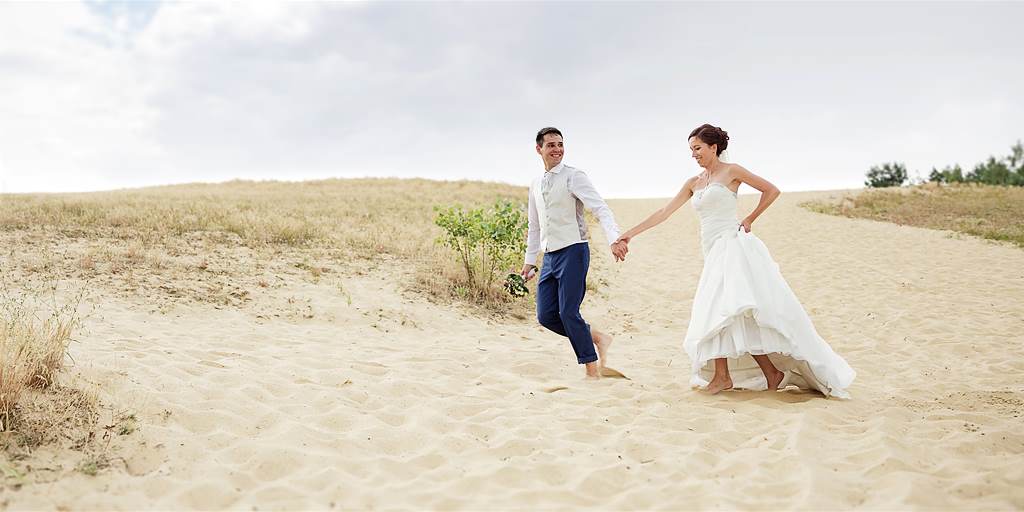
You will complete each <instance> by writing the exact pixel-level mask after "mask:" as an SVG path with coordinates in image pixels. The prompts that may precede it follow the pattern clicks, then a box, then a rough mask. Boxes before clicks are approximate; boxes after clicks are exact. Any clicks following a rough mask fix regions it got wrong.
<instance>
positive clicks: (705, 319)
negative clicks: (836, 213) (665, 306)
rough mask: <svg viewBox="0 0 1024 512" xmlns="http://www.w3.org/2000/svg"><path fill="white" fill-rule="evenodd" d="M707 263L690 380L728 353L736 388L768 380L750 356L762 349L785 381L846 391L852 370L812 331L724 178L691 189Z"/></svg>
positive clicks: (692, 329)
mask: <svg viewBox="0 0 1024 512" xmlns="http://www.w3.org/2000/svg"><path fill="white" fill-rule="evenodd" d="M693 207H694V210H696V212H697V216H698V217H699V218H700V234H701V246H702V248H703V249H704V270H703V271H702V272H701V274H700V282H699V283H698V284H697V293H696V294H695V295H694V298H693V309H692V311H691V313H690V326H689V328H687V331H686V341H685V343H684V348H685V349H686V353H687V355H689V356H690V361H691V363H692V366H693V368H692V369H693V378H692V379H691V381H690V383H691V384H692V385H694V386H699V387H704V386H707V384H708V382H709V381H710V380H711V378H712V376H714V374H715V365H714V361H713V360H714V359H717V358H721V357H725V358H728V360H729V373H730V375H731V377H732V381H733V387H734V388H744V389H754V390H763V389H767V388H768V383H767V381H766V380H765V378H764V374H763V373H762V372H761V369H760V367H758V366H757V362H756V361H754V358H752V357H750V356H751V355H752V354H753V355H761V354H767V355H768V357H769V358H770V359H771V361H772V363H773V364H775V366H776V367H777V368H778V369H779V370H781V371H785V372H788V374H787V377H786V381H785V383H786V384H787V385H795V386H798V387H800V388H804V389H816V390H818V391H820V392H822V393H824V394H825V396H833V397H839V398H849V397H850V395H849V393H848V392H847V391H846V388H847V387H849V386H850V383H852V382H853V379H854V377H855V376H856V372H855V371H854V370H853V368H851V367H850V365H849V364H847V363H846V361H845V360H844V359H843V358H842V357H840V356H839V355H838V354H836V353H835V352H834V351H833V350H832V348H831V347H830V346H829V345H828V343H826V342H825V340H823V339H822V338H821V336H819V335H818V332H817V331H815V330H814V325H813V324H812V323H811V319H810V317H808V316H807V313H806V312H805V311H804V308H803V306H801V305H800V301H799V300H797V298H796V295H795V294H794V293H793V291H792V290H791V289H790V288H789V285H788V284H787V283H786V280H785V279H783V277H782V274H781V273H780V272H779V266H778V264H777V263H775V260H773V259H772V257H771V255H770V254H769V253H768V248H767V247H765V245H764V243H762V242H761V240H759V239H758V238H757V237H756V236H754V235H753V234H750V233H747V232H745V231H743V230H741V229H739V221H738V220H737V218H736V194H735V193H734V192H733V191H732V190H729V189H728V188H727V187H726V186H725V185H723V184H721V183H711V184H710V185H708V187H707V188H705V189H703V190H700V191H695V192H694V195H693Z"/></svg>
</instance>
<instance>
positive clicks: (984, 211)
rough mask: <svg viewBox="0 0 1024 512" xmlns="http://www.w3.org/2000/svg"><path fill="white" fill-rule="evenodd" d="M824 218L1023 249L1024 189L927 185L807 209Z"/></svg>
mask: <svg viewBox="0 0 1024 512" xmlns="http://www.w3.org/2000/svg"><path fill="white" fill-rule="evenodd" d="M801 206H804V207H805V208H808V209H810V210H812V211H816V212H819V213H828V214H831V215H842V216H846V217H857V218H865V219H872V220H882V221H887V222H893V223H896V224H903V225H909V226H918V227H925V228H931V229H946V230H951V231H957V232H960V233H966V234H969V235H974V236H979V237H983V238H988V239H990V240H999V241H1004V242H1010V243H1013V244H1016V245H1017V246H1018V247H1024V187H1000V186H992V185H936V184H925V185H920V186H917V187H909V188H899V189H877V190H866V191H864V192H859V193H856V194H853V195H850V196H846V197H843V198H841V199H840V200H839V201H838V202H836V201H815V202H809V203H804V204H803V205H801Z"/></svg>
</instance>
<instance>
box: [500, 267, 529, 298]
mask: <svg viewBox="0 0 1024 512" xmlns="http://www.w3.org/2000/svg"><path fill="white" fill-rule="evenodd" d="M505 291H507V292H508V294H509V295H511V296H513V297H516V298H519V297H525V296H526V294H527V293H530V290H529V288H527V287H526V279H523V276H522V275H520V274H519V273H518V272H509V274H508V277H506V278H505Z"/></svg>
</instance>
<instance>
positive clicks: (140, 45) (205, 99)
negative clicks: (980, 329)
mask: <svg viewBox="0 0 1024 512" xmlns="http://www.w3.org/2000/svg"><path fill="white" fill-rule="evenodd" d="M1021 20H1024V2H1011V3H995V2H965V3H951V2H937V3H931V2H910V3H889V2H877V3H864V4H861V3H852V2H851V3H833V2H829V3H809V2H798V3H777V2H757V3H711V2H694V3H687V2H661V3H634V2H473V3H455V2H408V3H405V2H402V3H400V2H368V3H326V2H323V3H287V4H286V3H262V4H260V3H254V2H237V3H168V2H165V3H156V2H154V3H144V2H84V3H82V2H67V3H13V2H4V3H2V4H0V192H37V191H46V192H58V191H88V190H104V189H112V188H123V187H138V186H145V185H155V184H168V183H185V182H196V181H206V182H210V181H224V180H229V179H233V178H243V179H285V180H303V179H317V178H326V177H356V176H397V177H413V176H416V177H424V178H434V179H463V178H465V179H474V180H487V181H503V182H508V183H514V184H522V185H525V184H527V183H529V181H530V179H531V177H533V176H535V175H537V174H538V173H540V172H542V170H543V168H542V167H541V163H540V160H539V157H538V156H537V154H536V152H535V151H534V144H533V137H534V134H535V133H536V131H537V129H539V128H541V127H543V126H547V125H554V126H557V127H559V128H560V129H561V130H562V131H563V132H564V133H565V142H566V157H565V160H566V162H567V163H569V164H570V165H574V166H576V167H579V168H582V169H584V170H586V171H587V172H588V174H590V176H591V177H592V179H593V181H594V182H595V184H596V185H597V187H598V189H599V190H600V191H601V192H602V193H603V194H604V195H605V196H606V197H665V196H670V195H672V194H674V193H675V191H676V190H677V189H678V188H679V186H680V185H681V184H682V182H683V181H684V180H685V178H686V177H688V176H691V175H693V174H695V173H696V172H697V171H698V167H697V166H696V164H695V163H694V162H693V160H692V159H691V158H690V157H689V152H688V150H687V148H686V136H687V135H688V134H689V132H690V130H691V129H693V128H694V127H696V126H698V125H700V124H701V123H704V122H710V123H712V124H715V125H717V126H721V127H723V128H724V129H726V130H728V132H729V134H730V136H731V138H732V140H731V141H730V145H731V146H730V150H729V156H730V159H731V160H732V161H734V162H738V163H740V164H743V165H744V166H745V167H747V168H748V169H750V170H751V171H753V172H755V173H757V174H760V175H762V176H764V177H765V178H767V179H769V180H771V181H773V182H775V183H776V184H777V185H778V186H779V187H780V188H782V189H783V190H784V191H785V190H821V189H836V188H852V187H859V186H861V185H862V183H863V180H864V173H865V171H866V170H867V169H868V168H869V167H870V166H871V165H873V164H878V163H882V162H886V161H892V160H896V161H903V162H906V163H907V165H908V167H909V168H910V169H911V171H915V170H916V171H920V172H922V173H923V174H925V175H927V173H928V171H929V170H930V168H931V167H932V166H939V167H941V166H944V165H947V164H953V163H960V164H961V165H963V166H965V167H968V166H972V165H973V164H975V163H976V162H978V161H980V160H982V159H984V158H985V157H987V156H989V155H993V154H994V155H1004V154H1007V153H1008V151H1009V147H1010V145H1011V144H1013V143H1014V142H1015V141H1016V140H1018V139H1024V93H1022V92H1021V91H1024V38H1021V37H1020V36H1019V31H1020V29H1021Z"/></svg>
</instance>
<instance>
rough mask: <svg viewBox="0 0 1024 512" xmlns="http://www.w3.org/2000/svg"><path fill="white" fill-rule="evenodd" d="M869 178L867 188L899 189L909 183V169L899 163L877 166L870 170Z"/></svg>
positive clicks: (866, 183)
mask: <svg viewBox="0 0 1024 512" xmlns="http://www.w3.org/2000/svg"><path fill="white" fill-rule="evenodd" d="M867 177H868V179H867V181H865V182H864V186H866V187H872V188H879V187H898V186H900V185H903V184H904V183H905V182H906V181H907V167H906V166H905V165H903V164H901V163H899V162H892V163H886V164H882V165H880V166H879V165H876V166H873V167H871V169H870V170H868V173H867Z"/></svg>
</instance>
